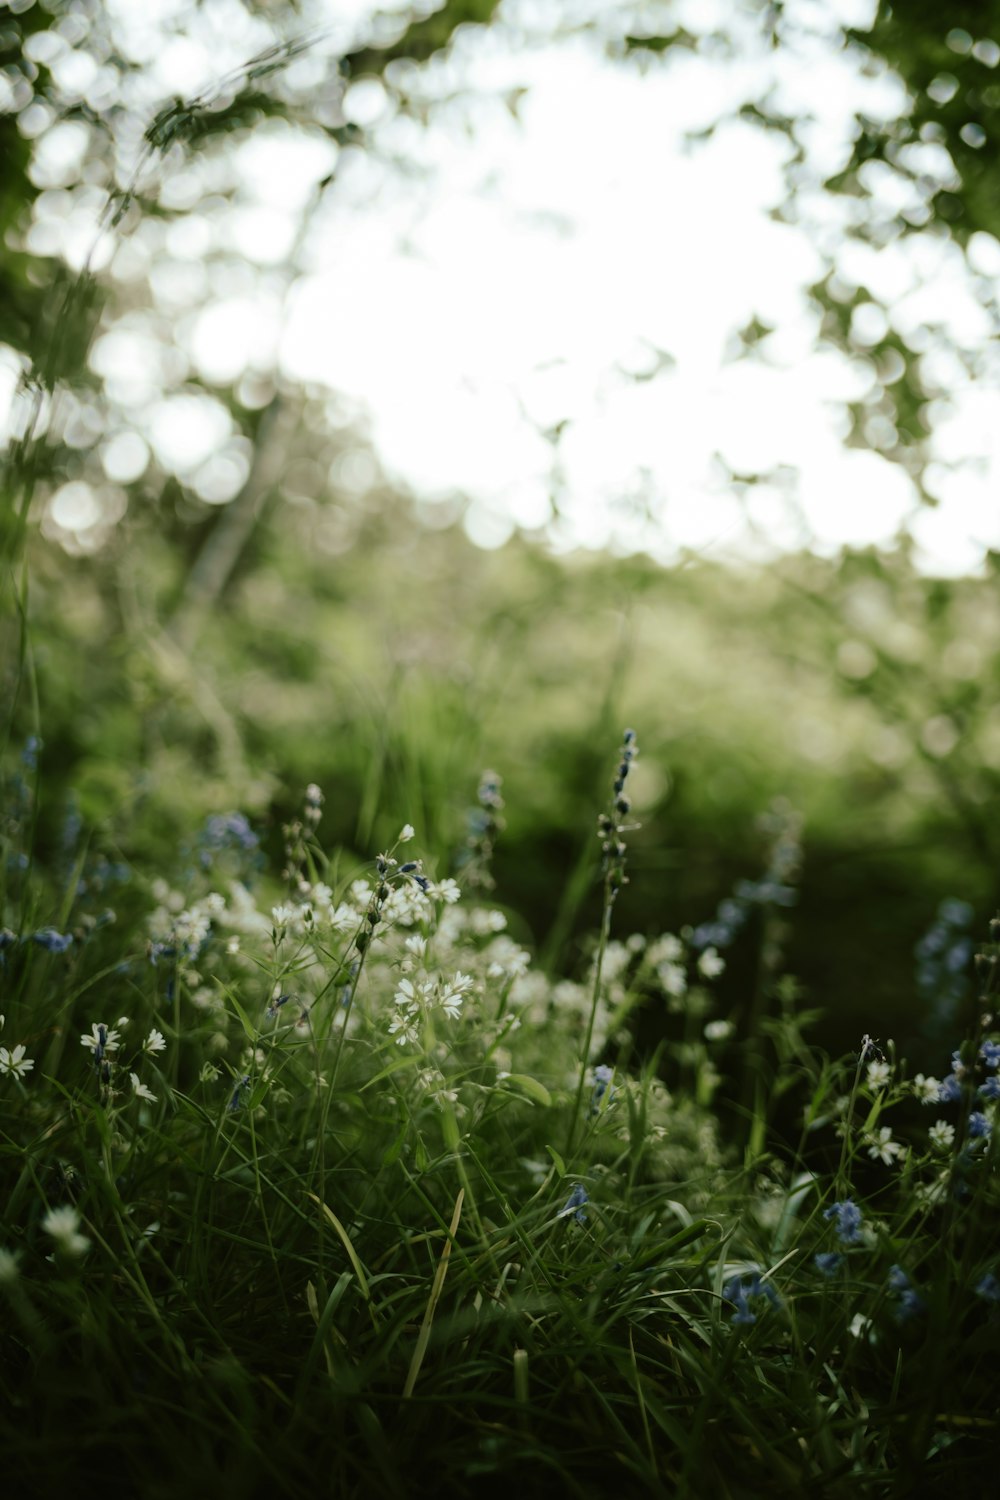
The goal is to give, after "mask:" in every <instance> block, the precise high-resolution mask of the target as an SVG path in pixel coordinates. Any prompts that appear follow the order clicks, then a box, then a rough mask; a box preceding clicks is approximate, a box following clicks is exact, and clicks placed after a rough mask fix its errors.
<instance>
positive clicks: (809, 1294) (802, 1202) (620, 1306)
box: [0, 729, 1000, 1496]
mask: <svg viewBox="0 0 1000 1500" xmlns="http://www.w3.org/2000/svg"><path fill="white" fill-rule="evenodd" d="M608 748H609V752H610V753H609V754H608V755H607V757H606V760H607V763H608V776H607V789H608V795H607V797H606V799H605V800H604V806H603V807H602V808H601V810H600V812H599V814H598V816H597V823H596V837H595V838H594V855H595V866H594V869H595V879H596V880H598V881H599V885H600V890H601V893H602V900H601V915H600V921H599V925H598V928H597V930H596V931H595V932H594V933H593V934H592V938H591V941H590V943H589V945H587V947H586V952H587V957H586V961H585V962H584V963H583V964H582V967H581V968H580V970H579V972H578V973H576V974H574V975H570V976H558V975H555V974H552V973H549V972H546V971H545V969H544V968H542V967H540V966H539V965H538V964H537V962H536V961H535V958H534V956H533V954H532V953H531V952H530V951H529V950H528V949H527V948H525V947H524V946H522V945H521V943H519V942H518V941H517V940H516V939H515V938H514V937H513V936H512V935H511V933H510V931H509V927H510V921H509V916H508V913H507V912H506V911H505V910H503V909H501V908H500V907H498V906H497V905H496V904H495V903H494V901H493V900H492V899H491V896H492V891H491V887H492V884H493V880H492V875H491V861H492V855H493V852H494V846H495V845H496V844H497V843H498V841H500V840H502V838H503V831H504V813H505V806H504V796H503V783H502V778H501V776H500V775H499V774H497V773H495V772H486V773H484V774H483V775H482V776H481V777H480V778H479V780H478V786H477V784H476V782H475V781H473V782H472V783H471V784H470V787H469V797H470V807H469V810H468V814H467V819H466V826H467V835H466V838H465V840H464V842H463V844H462V845H461V847H459V848H458V849H457V850H453V851H450V852H449V851H441V850H435V849H428V848H427V847H426V845H425V843H424V842H423V841H422V839H421V836H420V830H419V829H418V828H417V826H416V825H415V824H410V823H407V824H405V825H404V826H402V827H400V828H399V830H398V832H397V835H396V837H395V838H394V839H393V840H392V841H391V843H390V844H389V845H388V847H386V848H385V849H384V850H381V851H379V852H376V853H373V855H372V857H371V858H370V859H369V860H367V861H362V862H360V863H358V862H355V861H354V860H348V859H345V857H344V855H343V852H342V851H339V850H338V849H336V848H331V847H328V846H327V844H326V842H325V840H324V837H323V811H324V793H323V790H322V789H321V788H320V787H319V786H316V785H310V786H309V787H307V788H306V789H305V791H304V794H303V796H302V799H301V806H300V809H299V813H298V816H296V817H295V818H294V819H293V820H292V821H290V822H289V823H287V824H286V825H284V827H283V829H282V831H281V853H280V858H279V860H278V863H277V865H276V866H271V865H269V862H268V860H267V858H266V855H265V850H264V846H263V843H262V841H261V838H260V836H259V834H258V832H257V831H256V830H255V829H254V827H253V825H252V823H251V822H250V821H249V820H248V819H247V818H246V817H244V816H243V815H242V814H241V813H239V812H233V811H228V812H220V813H219V814H216V815H213V816H211V817H209V818H208V819H207V821H206V822H205V823H204V824H203V826H202V827H201V828H200V829H196V828H191V829H186V830H180V829H179V830H178V832H179V833H182V837H181V838H180V839H179V842H178V858H177V861H176V864H175V867H174V868H173V869H172V870H170V871H169V872H167V871H158V872H155V873H154V872H149V871H140V870H136V869H130V868H124V867H123V868H117V867H116V866H115V865H113V864H111V863H109V861H108V860H107V858H106V857H105V856H102V855H95V854H94V853H93V852H92V850H91V849H90V848H88V845H87V842H86V840H85V838H84V837H83V834H82V831H81V830H80V829H79V828H74V827H71V828H70V829H69V830H68V832H67V837H66V842H65V847H64V848H63V850H62V852H61V856H60V862H59V863H58V864H57V865H55V866H54V867H52V868H50V869H48V870H42V869H40V868H39V867H38V865H37V864H36V863H35V861H34V859H33V855H32V844H31V837H32V828H33V825H34V823H35V809H36V806H37V799H38V798H39V797H40V796H41V795H42V790H43V789H42V787H41V785H40V779H39V773H38V764H39V761H38V746H37V744H36V743H35V742H31V743H29V744H28V745H26V746H23V747H22V748H21V750H20V753H19V756H18V757H17V759H16V760H15V761H14V762H13V763H12V765H11V766H10V767H9V768H8V777H7V781H6V787H5V790H6V797H7V802H6V806H7V809H8V811H7V816H6V821H5V826H4V840H5V847H4V856H5V858H4V871H5V876H4V879H5V889H4V926H3V929H2V965H3V968H2V978H3V993H4V1013H3V1022H2V1025H3V1033H2V1035H3V1046H2V1048H0V1074H2V1079H0V1086H2V1088H3V1094H4V1100H3V1136H2V1161H3V1178H4V1218H3V1224H4V1242H3V1246H2V1249H0V1291H2V1295H3V1299H4V1316H5V1325H6V1331H5V1337H4V1344H5V1349H4V1359H3V1382H4V1398H5V1404H6V1409H7V1412H8V1414H9V1416H10V1417H11V1418H12V1419H13V1420H11V1421H10V1422H9V1425H8V1427H7V1437H6V1451H5V1460H4V1461H5V1472H6V1474H7V1476H8V1479H9V1482H10V1483H11V1485H12V1493H29V1492H31V1493H35V1492H38V1493H43V1492H48V1489H47V1486H48V1485H50V1484H51V1485H54V1484H56V1483H57V1482H72V1480H73V1476H81V1475H84V1474H88V1475H95V1476H96V1475H99V1474H101V1475H109V1474H112V1473H113V1474H114V1476H115V1483H116V1484H117V1485H119V1486H124V1488H125V1490H126V1492H127V1493H135V1494H143V1495H159V1494H164V1495H165V1494H168V1493H176V1492H177V1489H178V1487H179V1486H180V1485H181V1484H188V1485H191V1486H195V1487H197V1488H198V1490H199V1492H205V1493H207V1492H208V1491H209V1490H211V1491H212V1492H214V1493H225V1494H233V1495H236V1494H261V1495H263V1494H266V1493H270V1494H275V1493H277V1494H288V1495H298V1494H302V1495H306V1494H314V1493H316V1492H317V1490H320V1491H322V1492H324V1493H329V1494H336V1495H359V1496H360V1495H372V1494H387V1495H388V1494H399V1495H413V1494H424V1493H426V1494H456V1495H458V1494H472V1493H475V1492H477V1491H478V1490H479V1489H481V1488H482V1487H483V1486H486V1492H488V1493H494V1492H497V1493H499V1489H500V1486H501V1485H502V1486H503V1487H504V1488H506V1487H507V1486H509V1485H511V1484H515V1485H517V1486H518V1488H519V1489H521V1490H522V1491H524V1492H526V1493H531V1494H535V1493H538V1494H541V1493H543V1492H551V1491H552V1490H553V1489H554V1490H555V1492H557V1493H565V1494H579V1495H585V1494H591V1493H594V1492H596V1491H597V1490H598V1489H601V1490H603V1489H609V1488H613V1489H614V1490H615V1491H616V1492H617V1493H621V1494H629V1495H631V1494H635V1495H639V1494H664V1495H675V1494H685V1495H687V1494H690V1495H704V1494H731V1495H761V1494H769V1493H787V1494H803V1493H806V1492H810V1493H813V1492H815V1493H823V1494H830V1495H839V1494H843V1495H847V1494H859V1493H864V1494H872V1495H890V1494H893V1495H895V1494H900V1495H902V1494H921V1493H930V1491H931V1489H934V1490H937V1489H939V1488H940V1486H941V1485H942V1484H946V1483H948V1482H949V1481H968V1480H970V1479H972V1478H973V1477H974V1476H981V1475H982V1474H984V1473H985V1472H986V1466H987V1463H988V1461H991V1455H992V1451H993V1444H994V1440H995V1432H996V1425H995V1423H996V1382H995V1379H994V1374H993V1372H994V1369H995V1362H996V1356H997V1349H998V1344H1000V1259H998V1247H997V1240H996V1225H997V1207H998V1174H997V1147H996V1132H995V1130H994V1125H995V1118H996V1108H997V1104H996V1101H997V1098H998V1096H1000V1082H998V1064H1000V1029H998V1028H997V1026H996V1021H995V1017H994V1014H993V1005H994V1000H993V995H994V993H995V988H996V983H997V975H998V963H1000V959H998V954H1000V948H998V946H997V944H996V942H995V941H994V937H995V933H994V932H993V931H991V932H989V933H986V934H983V940H982V942H981V943H979V944H978V945H977V951H976V954H975V968H976V974H977V1005H976V1007H975V1015H974V1019H973V1020H972V1023H971V1025H970V1026H969V1028H968V1030H967V1031H966V1032H965V1034H963V1035H955V1036H954V1037H953V1039H952V1040H953V1042H954V1047H953V1049H951V1050H948V1049H946V1050H943V1051H942V1055H941V1059H940V1066H939V1070H938V1073H937V1074H936V1075H935V1076H933V1077H932V1076H927V1075H925V1074H923V1073H917V1074H914V1073H912V1072H911V1070H910V1068H909V1067H908V1065H907V1062H906V1060H905V1059H904V1058H902V1057H899V1056H897V1055H896V1051H895V1048H894V1046H893V1044H892V1042H891V1041H881V1042H880V1041H876V1040H874V1039H873V1038H872V1037H871V1036H864V1037H861V1038H858V1043H857V1046H856V1047H855V1048H854V1049H852V1051H851V1052H850V1054H849V1055H847V1056H846V1057H843V1058H839V1059H832V1058H830V1057H828V1056H826V1055H824V1054H823V1053H822V1052H821V1051H820V1050H818V1049H817V1048H816V1047H814V1046H812V1045H810V1042H809V1038H808V1019H809V1018H808V1015H807V1014H804V1013H803V1010H802V1007H801V1004H800V995H799V990H798V988H797V986H796V983H795V980H794V978H793V977H792V976H790V975H789V974H787V973H785V972H784V971H783V969H782V965H781V963H780V956H778V955H775V954H772V955H771V964H770V969H769V971H768V972H767V973H766V974H765V976H764V978H763V980H762V983H761V987H760V993H759V994H758V995H757V996H756V997H755V998H754V1004H755V1006H756V1008H757V1011H756V1019H755V1024H754V1028H753V1031H752V1033H751V1034H750V1036H749V1038H748V1039H747V1041H746V1042H745V1043H744V1044H742V1046H741V1048H740V1049H739V1050H740V1054H741V1055H737V1056H734V1054H733V1051H732V1047H731V1037H732V1031H733V1027H732V1023H731V1020H730V1018H729V1017H727V1015H726V1014H725V1012H724V1011H723V1009H722V1008H721V1007H720V1005H719V1003H718V999H717V994H716V987H717V985H718V983H719V981H720V978H721V976H723V975H724V973H725V969H726V956H725V955H726V950H727V946H728V943H729V941H730V940H731V932H730V931H729V929H728V928H727V926H726V919H727V918H728V922H729V924H730V926H732V924H733V923H734V922H737V921H739V920H740V918H741V914H744V913H745V909H746V908H747V906H748V905H749V904H750V903H751V901H753V902H756V903H759V904H760V905H761V907H762V909H763V912H764V914H765V918H767V917H768V914H769V913H771V914H773V913H777V912H779V911H781V910H782V909H783V908H785V907H789V906H791V905H792V904H793V903H794V900H795V896H796V883H797V881H798V878H799V843H798V839H799V829H798V824H797V822H796V820H795V818H794V817H793V816H792V815H791V814H790V813H789V812H788V810H787V809H785V810H781V811H780V812H779V814H777V815H775V816H774V817H773V818H772V820H771V824H770V829H771V840H772V842H771V853H770V856H769V864H768V869H767V872H766V874H765V876H764V878H763V879H762V880H758V881H755V882H749V881H747V882H744V883H743V886H742V896H740V897H737V898H736V899H735V900H731V901H730V902H728V904H727V905H726V908H725V910H724V912H723V915H722V917H717V918H716V919H715V920H711V921H708V922H706V923H705V924H704V925H703V926H701V927H696V928H691V927H688V928H685V929H684V930H682V931H680V932H676V933H674V932H646V933H642V932H639V933H629V932H626V931H621V930H619V926H618V921H617V916H618V899H619V896H620V894H621V892H622V890H623V889H624V887H625V886H626V884H627V882H628V880H629V874H628V870H629V839H630V837H631V836H632V835H633V833H634V831H635V828H636V824H635V820H634V816H633V811H632V802H631V798H630V777H631V776H632V773H633V771H634V769H635V768H636V766H637V765H638V764H640V763H641V746H640V740H639V738H638V736H637V733H636V732H635V731H634V730H632V729H628V730H627V731H626V732H625V734H624V736H623V739H622V742H621V744H620V747H619V749H618V751H617V753H616V752H615V750H614V746H613V745H612V746H609V747H608ZM595 800H596V799H595ZM581 814H583V810H581ZM993 927H994V928H998V927H1000V922H998V923H994V924H993ZM776 959H777V961H776V962H775V960H776ZM650 1010H653V1011H660V1012H661V1013H663V1014H664V1015H666V1014H667V1013H670V1014H672V1015H674V1016H678V1017H680V1018H681V1019H682V1021H683V1029H682V1034H681V1036H680V1037H679V1039H678V1040H677V1041H675V1042H673V1043H666V1042H664V1043H661V1044H660V1045H658V1046H657V1047H655V1048H654V1049H653V1050H652V1051H651V1052H649V1053H646V1054H643V1053H642V1052H640V1051H638V1050H637V1047H636V1040H635V1024H634V1023H635V1019H636V1017H637V1015H638V1014H639V1013H640V1012H645V1013H648V1012H649V1011H650ZM668 1053H672V1054H673V1055H672V1056H668ZM666 1076H670V1077H671V1078H672V1080H673V1082H672V1083H671V1086H670V1087H668V1086H667V1085H666V1084H665V1082H664V1081H663V1079H664V1077H666ZM741 1097H742V1098H744V1099H745V1100H746V1101H747V1102H746V1103H745V1104H744V1105H741V1106H739V1107H738V1108H737V1110H736V1111H735V1113H734V1112H733V1111H732V1109H731V1108H730V1109H729V1110H728V1112H724V1111H722V1110H720V1105H721V1104H722V1103H723V1102H725V1101H727V1100H728V1103H729V1104H730V1106H731V1105H732V1103H733V1101H734V1100H739V1099H740V1098H741ZM723 1118H725V1119H726V1121H727V1124H726V1126H725V1128H723V1126H722V1124H721V1123H720V1121H721V1120H722V1119H723ZM779 1122H780V1123H779Z"/></svg>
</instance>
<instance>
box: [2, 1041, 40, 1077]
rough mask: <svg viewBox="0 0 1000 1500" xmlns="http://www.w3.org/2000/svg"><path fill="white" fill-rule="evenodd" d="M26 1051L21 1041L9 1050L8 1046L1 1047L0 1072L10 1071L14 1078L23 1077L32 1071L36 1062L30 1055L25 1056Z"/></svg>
mask: <svg viewBox="0 0 1000 1500" xmlns="http://www.w3.org/2000/svg"><path fill="white" fill-rule="evenodd" d="M26 1051H27V1048H26V1047H23V1046H22V1045H21V1043H20V1042H19V1043H18V1044H17V1046H16V1047H14V1048H13V1049H12V1050H11V1051H9V1052H8V1050H7V1048H6V1047H0V1073H9V1074H10V1075H11V1077H12V1078H23V1077H24V1075H25V1073H30V1072H31V1070H32V1068H33V1067H34V1066H35V1064H34V1063H33V1062H32V1060H31V1058H30V1057H25V1055H24V1054H25V1052H26Z"/></svg>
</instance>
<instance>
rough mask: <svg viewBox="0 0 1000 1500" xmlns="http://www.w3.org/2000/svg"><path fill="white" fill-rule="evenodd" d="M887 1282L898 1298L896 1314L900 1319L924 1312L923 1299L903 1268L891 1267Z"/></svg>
mask: <svg viewBox="0 0 1000 1500" xmlns="http://www.w3.org/2000/svg"><path fill="white" fill-rule="evenodd" d="M887 1281H888V1284H889V1290H890V1292H892V1293H893V1294H894V1296H895V1298H896V1302H895V1313H896V1316H897V1317H898V1318H900V1319H901V1320H905V1319H907V1318H912V1317H915V1316H916V1315H917V1313H922V1312H923V1311H924V1303H923V1298H922V1297H919V1296H918V1295H917V1293H916V1292H915V1291H914V1289H913V1284H912V1282H911V1281H910V1278H909V1276H907V1274H906V1272H905V1271H904V1270H903V1268H902V1266H890V1267H889V1275H888V1277H887Z"/></svg>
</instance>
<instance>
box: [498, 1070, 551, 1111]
mask: <svg viewBox="0 0 1000 1500" xmlns="http://www.w3.org/2000/svg"><path fill="white" fill-rule="evenodd" d="M503 1082H504V1084H505V1085H506V1086H507V1087H509V1088H514V1089H516V1090H517V1092H518V1093H519V1094H523V1095H524V1096H525V1098H527V1099H531V1100H532V1102H533V1103H535V1104H544V1105H545V1106H546V1108H548V1106H549V1105H550V1104H551V1103H552V1095H551V1094H550V1093H549V1091H548V1089H547V1088H546V1087H545V1085H544V1083H539V1082H538V1079H537V1078H530V1077H529V1076H528V1074H527V1073H508V1074H507V1077H506V1078H505V1079H504V1080H503Z"/></svg>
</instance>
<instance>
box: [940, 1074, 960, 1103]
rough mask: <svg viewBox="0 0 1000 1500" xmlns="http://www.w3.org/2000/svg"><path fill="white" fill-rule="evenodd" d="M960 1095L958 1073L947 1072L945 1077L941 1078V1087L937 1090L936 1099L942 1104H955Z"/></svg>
mask: <svg viewBox="0 0 1000 1500" xmlns="http://www.w3.org/2000/svg"><path fill="white" fill-rule="evenodd" d="M961 1097H962V1085H961V1083H960V1082H959V1080H958V1075H957V1074H955V1073H949V1074H948V1076H947V1078H943V1079H942V1080H941V1088H940V1090H939V1091H938V1099H939V1100H940V1101H941V1103H942V1104H955V1103H957V1101H958V1100H959V1099H961Z"/></svg>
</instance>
